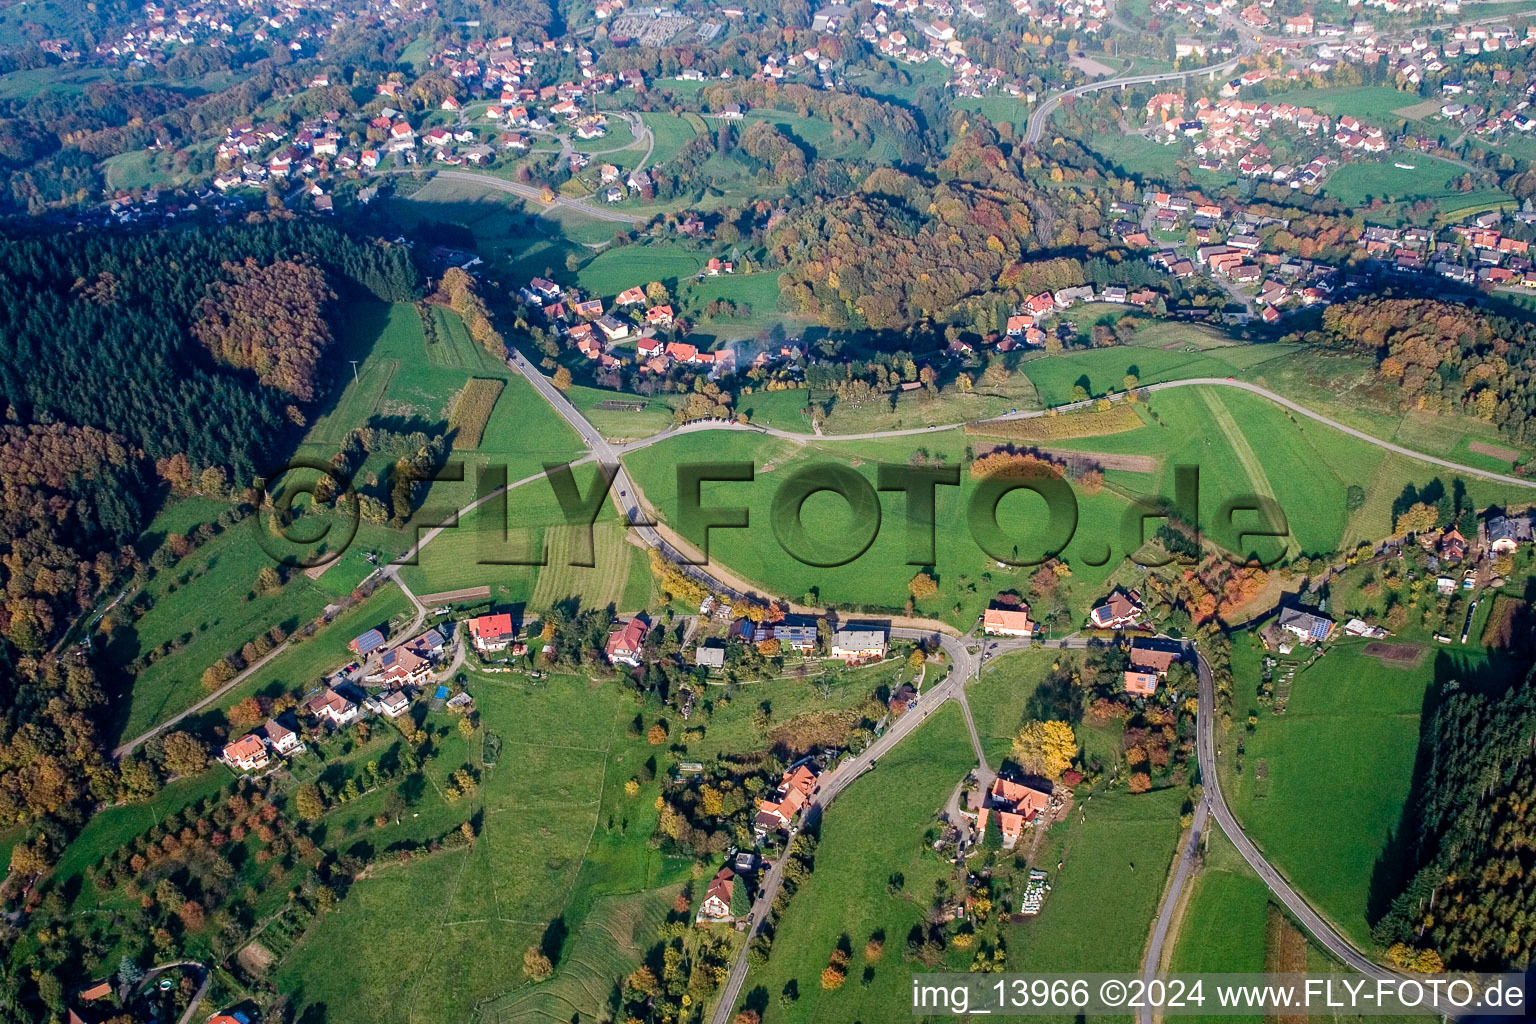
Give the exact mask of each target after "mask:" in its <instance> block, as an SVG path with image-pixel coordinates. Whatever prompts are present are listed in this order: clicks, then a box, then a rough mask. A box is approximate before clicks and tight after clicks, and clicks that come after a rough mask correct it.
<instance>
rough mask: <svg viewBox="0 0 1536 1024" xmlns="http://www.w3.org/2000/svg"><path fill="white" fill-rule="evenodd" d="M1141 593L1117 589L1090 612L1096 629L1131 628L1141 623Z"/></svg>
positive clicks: (1090, 617)
mask: <svg viewBox="0 0 1536 1024" xmlns="http://www.w3.org/2000/svg"><path fill="white" fill-rule="evenodd" d="M1141 614H1142V607H1141V595H1140V594H1137V593H1136V592H1135V591H1134V590H1132V591H1127V590H1116V591H1115V592H1114V593H1113V594H1110V595H1109V600H1107V601H1105V602H1104V603H1103V604H1101V605H1099V607H1097V608H1095V609H1094V610H1093V611H1091V612H1089V613H1088V618H1089V619H1090V620H1091V621H1092V623H1093V625H1094V627H1095V628H1096V629H1131V628H1134V627H1136V626H1139V625H1140V624H1141Z"/></svg>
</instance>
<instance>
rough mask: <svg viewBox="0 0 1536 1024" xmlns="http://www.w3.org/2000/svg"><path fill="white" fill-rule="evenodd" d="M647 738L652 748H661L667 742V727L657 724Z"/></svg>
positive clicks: (652, 727) (646, 735) (647, 734)
mask: <svg viewBox="0 0 1536 1024" xmlns="http://www.w3.org/2000/svg"><path fill="white" fill-rule="evenodd" d="M645 738H646V740H647V741H648V742H649V743H650V745H651V746H653V747H659V746H661V745H662V744H663V743H665V742H667V727H666V726H665V725H663V724H662V723H660V722H657V723H656V724H655V725H653V726H651V728H650V730H649V731H648V732H647V733H646V734H645Z"/></svg>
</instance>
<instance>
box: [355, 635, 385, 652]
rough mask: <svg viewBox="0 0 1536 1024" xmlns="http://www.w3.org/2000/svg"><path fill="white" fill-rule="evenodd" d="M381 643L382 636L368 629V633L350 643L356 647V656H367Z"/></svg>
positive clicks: (382, 640)
mask: <svg viewBox="0 0 1536 1024" xmlns="http://www.w3.org/2000/svg"><path fill="white" fill-rule="evenodd" d="M383 642H384V634H383V633H380V632H379V631H378V630H376V629H370V630H369V631H368V632H366V633H364V634H362V635H361V636H359V637H358V638H357V639H356V640H354V641H352V643H353V644H355V645H356V647H357V653H358V654H368V653H369V652H371V651H375V650H377V649H378V647H379V645H380V644H382V643H383Z"/></svg>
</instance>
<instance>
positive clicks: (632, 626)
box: [607, 615, 650, 668]
mask: <svg viewBox="0 0 1536 1024" xmlns="http://www.w3.org/2000/svg"><path fill="white" fill-rule="evenodd" d="M649 626H650V623H649V622H647V621H646V619H645V617H644V616H642V615H637V616H635V617H634V618H632V619H630V620H629V621H628V622H626V623H625V624H624V625H623V626H621V627H620V628H618V629H616V630H614V631H613V632H612V633H610V634H609V635H608V647H607V654H608V661H609V662H610V663H611V664H614V665H629V666H631V667H635V668H638V667H639V665H640V652H641V650H642V649H643V648H644V646H645V633H646V629H647V628H648V627H649Z"/></svg>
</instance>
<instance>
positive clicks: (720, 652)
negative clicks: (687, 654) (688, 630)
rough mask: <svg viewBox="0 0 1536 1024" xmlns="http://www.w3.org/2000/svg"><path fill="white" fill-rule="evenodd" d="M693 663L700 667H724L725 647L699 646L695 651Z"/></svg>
mask: <svg viewBox="0 0 1536 1024" xmlns="http://www.w3.org/2000/svg"><path fill="white" fill-rule="evenodd" d="M693 663H694V664H695V665H698V666H699V667H700V668H724V667H725V648H724V647H703V646H701V647H698V648H696V649H695V650H694V652H693Z"/></svg>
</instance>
